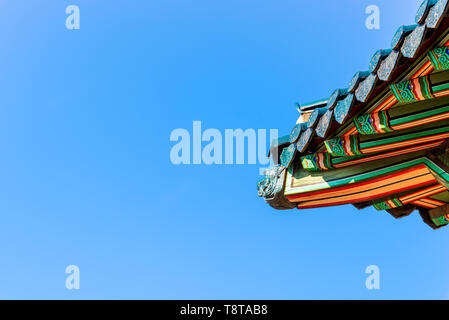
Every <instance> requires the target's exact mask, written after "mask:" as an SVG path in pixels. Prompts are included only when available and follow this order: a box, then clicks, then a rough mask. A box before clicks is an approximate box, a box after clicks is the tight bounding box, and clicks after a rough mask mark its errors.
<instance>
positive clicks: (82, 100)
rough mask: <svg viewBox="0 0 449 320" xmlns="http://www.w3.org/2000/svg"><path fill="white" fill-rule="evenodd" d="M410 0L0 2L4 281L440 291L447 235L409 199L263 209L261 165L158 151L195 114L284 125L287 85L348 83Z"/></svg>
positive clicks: (245, 291)
mask: <svg viewBox="0 0 449 320" xmlns="http://www.w3.org/2000/svg"><path fill="white" fill-rule="evenodd" d="M71 4H76V5H78V6H79V8H80V14H81V28H80V30H67V29H66V28H65V19H66V17H67V15H66V14H65V8H66V6H68V5H71ZM371 4H374V5H377V6H379V8H380V18H381V22H380V26H381V29H380V30H368V29H366V28H365V19H366V17H367V15H366V14H365V8H366V7H367V6H368V5H371ZM418 5H419V3H418V1H410V0H408V1H406V0H397V1H386V0H370V1H364V0H363V1H353V0H343V1H330V0H327V1H324V0H320V1H303V0H295V1H293V0H291V1H252V0H251V1H247V0H244V1H242V0H238V1H237V0H228V1H205V0H196V1H177V0H176V1H173V0H164V1H159V0H157V1H156V0H150V1H137V0H128V1H122V0H115V1H110V0H109V1H106V0H103V1H100V0H96V1H92V0H89V1H88V0H78V1H76V2H72V1H65V0H64V1H63V0H58V1H54V0H47V1H44V0H42V1H24V0H14V1H12V0H11V1H7V0H0V39H2V50H0V106H1V107H0V145H1V156H0V177H1V179H0V217H1V218H0V298H20V299H31V298H39V299H50V298H55V299H94V298H105V299H394V298H407V299H418V298H423V299H427V298H436V299H441V298H447V297H449V274H448V272H447V270H448V268H449V255H447V254H446V252H447V251H446V249H444V248H445V245H446V243H447V242H448V240H449V235H448V233H447V230H445V229H442V230H438V231H433V230H431V229H430V228H429V227H427V226H426V225H425V224H424V223H423V222H422V221H421V218H420V217H419V215H418V214H417V213H414V214H412V215H411V216H409V217H407V218H405V219H401V220H395V219H394V218H392V217H391V216H390V215H388V214H387V213H385V212H376V211H374V210H373V209H366V210H363V211H358V210H356V209H355V208H353V207H352V206H342V207H334V208H323V209H314V210H304V211H299V210H290V211H286V212H281V211H276V210H274V209H272V208H270V207H269V206H268V205H266V204H265V203H264V201H263V200H262V199H260V198H258V197H257V190H256V187H255V184H256V181H257V180H258V179H259V178H260V177H259V175H258V174H259V167H260V165H248V164H246V165H211V166H207V165H184V166H183V165H180V166H175V165H173V164H172V163H171V162H170V156H169V154H170V149H171V147H172V146H173V144H174V143H173V142H171V141H170V140H169V137H170V133H171V132H172V130H174V129H176V128H186V129H187V130H191V128H192V122H193V121H194V120H200V121H201V122H202V125H203V128H204V129H207V128H217V129H219V130H221V131H224V129H226V128H231V129H234V128H243V129H246V128H254V129H259V128H261V129H270V128H276V129H279V132H280V134H286V133H288V132H289V131H290V130H291V128H292V127H293V126H294V123H295V121H296V118H297V116H298V113H297V111H296V109H295V107H294V103H295V102H296V101H299V102H308V101H311V100H316V99H320V98H326V97H327V96H329V95H330V94H331V93H332V91H333V90H334V89H335V88H338V87H346V86H347V84H348V82H349V80H350V79H351V77H352V75H353V74H354V73H355V72H356V71H358V70H365V69H367V66H368V62H369V60H370V58H371V55H372V54H373V53H374V52H375V51H376V50H377V49H380V48H389V44H390V40H391V38H392V36H393V33H394V31H395V30H396V28H397V27H398V26H400V25H402V24H411V23H413V18H414V14H415V12H416V9H417V7H418ZM71 264H74V265H77V266H79V268H80V284H81V288H80V290H67V289H66V287H65V279H66V276H67V275H66V274H65V268H66V266H68V265H71ZM372 264H374V265H378V266H379V268H380V272H381V278H380V286H381V289H380V290H367V289H366V288H365V279H366V277H367V275H366V274H365V268H366V267H367V266H368V265H372Z"/></svg>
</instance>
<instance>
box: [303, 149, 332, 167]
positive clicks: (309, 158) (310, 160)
mask: <svg viewBox="0 0 449 320" xmlns="http://www.w3.org/2000/svg"><path fill="white" fill-rule="evenodd" d="M301 163H302V166H303V168H304V169H306V170H307V171H319V170H328V169H332V164H331V157H330V155H329V153H324V152H323V153H314V154H308V155H306V156H304V157H301Z"/></svg>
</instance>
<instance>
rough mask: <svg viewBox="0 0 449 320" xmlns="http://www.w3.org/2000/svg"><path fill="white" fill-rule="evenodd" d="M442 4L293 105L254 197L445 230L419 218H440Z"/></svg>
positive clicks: (447, 119) (444, 98) (447, 134)
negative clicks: (341, 84)
mask: <svg viewBox="0 0 449 320" xmlns="http://www.w3.org/2000/svg"><path fill="white" fill-rule="evenodd" d="M448 2H449V0H425V1H424V2H423V3H422V4H421V5H420V7H419V9H418V12H417V13H416V16H415V24H413V25H403V26H400V27H399V28H398V29H397V31H396V32H395V34H394V35H393V37H392V41H391V48H387V49H379V50H377V51H376V52H375V53H374V54H373V56H372V58H371V60H370V62H369V64H368V65H367V69H366V70H365V71H358V72H356V73H355V74H354V76H353V77H352V79H350V81H349V83H348V86H347V87H346V88H338V89H335V90H334V91H333V93H332V94H331V95H330V96H329V97H328V98H325V99H321V100H317V101H315V102H311V103H305V104H297V109H298V111H299V112H300V116H299V118H298V119H297V121H296V124H295V125H294V127H293V129H292V130H291V132H290V134H289V135H286V136H283V137H281V138H280V139H278V141H275V142H274V143H272V145H271V148H270V154H271V156H272V157H273V160H274V162H275V163H276V164H277V166H276V167H274V168H273V169H271V170H269V171H268V172H267V173H266V176H265V177H264V179H262V180H261V181H260V182H259V183H258V188H259V195H260V196H263V197H264V198H265V200H266V201H267V202H268V203H269V204H270V205H272V206H273V207H275V208H277V209H289V208H294V207H297V208H299V209H301V208H313V207H319V206H330V205H340V204H347V203H352V204H354V205H355V206H357V207H359V208H362V207H366V206H368V205H372V206H373V207H375V208H376V209H382V210H389V212H390V211H391V212H393V213H392V214H393V215H394V216H396V217H399V216H404V215H407V214H409V213H410V212H411V211H413V210H414V209H419V210H420V213H421V215H422V217H423V220H424V221H425V222H426V223H428V224H429V225H431V226H432V227H435V228H436V227H439V226H440V225H443V224H446V223H442V222H441V221H443V220H444V219H443V218H441V219H443V220H441V219H440V220H441V221H440V222H441V223H440V224H438V225H437V224H436V222H435V221H434V220H432V219H433V218H431V217H430V215H432V213H429V212H430V211H429V209H435V208H440V207H444V206H446V205H447V206H448V213H449V191H448V190H447V188H446V186H447V185H448V186H449V173H448V172H449V166H448V167H447V168H448V170H446V163H445V161H446V158H447V159H449V156H447V155H446V145H447V142H446V141H447V139H448V138H449V70H448V69H449V17H447V16H448V11H449V4H448ZM446 162H447V164H448V165H449V161H446ZM446 177H447V181H446ZM386 181H390V184H387V183H386ZM393 191H394V194H393V193H392V192H393ZM445 193H447V197H446V196H445V195H446V194H445ZM417 195H418V196H417ZM422 195H425V196H422ZM438 210H440V211H441V210H443V209H441V208H440V209H438ZM443 211H444V210H443ZM443 211H441V212H443ZM391 212H390V213H391ZM432 212H433V211H432ZM441 212H440V213H441ZM444 212H445V211H444ZM440 216H441V215H440ZM429 221H430V222H429ZM444 221H446V220H444ZM447 222H449V214H448V215H447Z"/></svg>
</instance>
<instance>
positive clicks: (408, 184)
mask: <svg viewBox="0 0 449 320" xmlns="http://www.w3.org/2000/svg"><path fill="white" fill-rule="evenodd" d="M430 176H432V175H431V174H428V175H425V176H423V177H419V178H413V179H412V180H410V179H409V180H406V181H403V182H396V183H393V184H390V185H387V186H380V187H377V188H376V189H375V190H368V191H361V192H359V193H358V194H357V197H354V195H353V194H350V195H344V196H341V197H338V198H332V199H313V200H309V201H305V202H301V203H299V204H298V205H297V207H298V208H300V209H304V208H313V207H323V206H331V205H339V204H347V203H354V202H360V201H366V200H372V199H375V198H378V197H383V196H386V195H389V194H392V193H397V192H400V191H404V190H409V189H412V188H415V187H417V186H422V185H426V184H429V183H431V182H434V181H435V178H434V177H433V176H432V177H430ZM369 187H371V185H370V186H369ZM351 191H352V190H351ZM300 200H302V199H300Z"/></svg>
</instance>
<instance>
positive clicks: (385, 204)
mask: <svg viewBox="0 0 449 320" xmlns="http://www.w3.org/2000/svg"><path fill="white" fill-rule="evenodd" d="M372 204H373V207H374V208H375V209H376V210H387V209H393V208H397V207H400V206H402V202H401V200H399V199H398V198H393V199H390V200H386V201H378V202H376V201H373V202H372Z"/></svg>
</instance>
